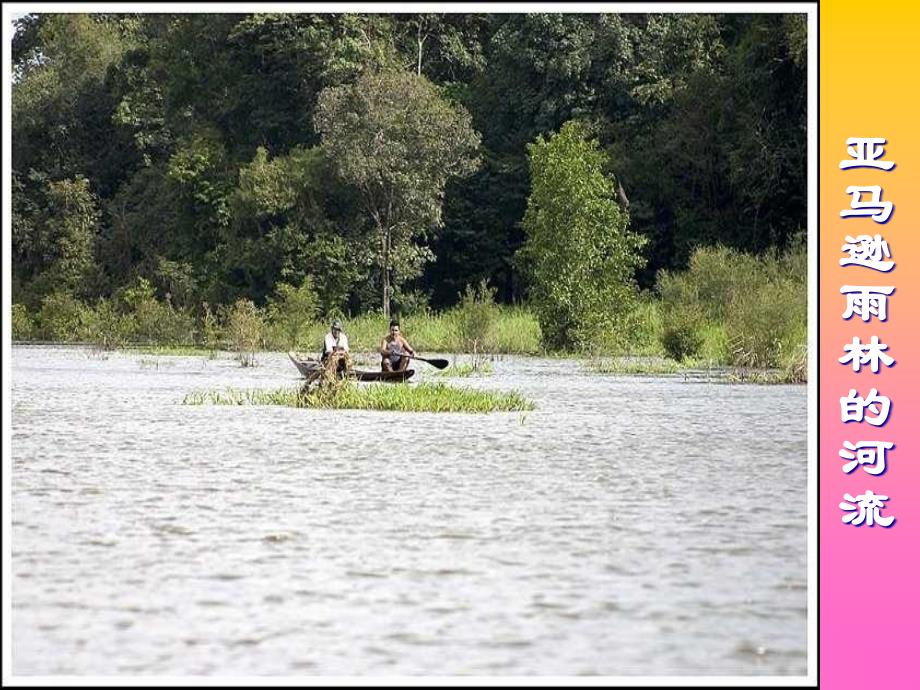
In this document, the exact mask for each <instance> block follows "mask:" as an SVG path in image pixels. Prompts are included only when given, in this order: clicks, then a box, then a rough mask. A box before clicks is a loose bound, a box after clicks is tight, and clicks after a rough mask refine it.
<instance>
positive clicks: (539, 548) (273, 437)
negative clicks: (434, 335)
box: [10, 346, 807, 676]
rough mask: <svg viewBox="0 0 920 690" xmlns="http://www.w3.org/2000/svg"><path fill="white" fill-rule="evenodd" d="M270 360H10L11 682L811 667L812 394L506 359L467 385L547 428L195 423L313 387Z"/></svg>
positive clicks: (303, 415) (74, 356) (431, 417)
mask: <svg viewBox="0 0 920 690" xmlns="http://www.w3.org/2000/svg"><path fill="white" fill-rule="evenodd" d="M257 360H258V363H259V366H257V367H254V368H242V367H240V366H239V365H238V364H237V363H236V362H235V361H234V360H232V359H230V358H229V357H228V356H224V357H219V358H214V359H208V358H205V357H166V356H159V357H156V356H152V355H143V354H137V353H128V352H124V353H108V354H100V353H95V352H93V351H92V350H89V349H85V348H78V347H73V348H65V347H34V346H32V347H29V346H14V347H13V350H12V382H11V387H12V396H11V403H10V404H11V407H12V443H11V455H12V477H11V485H12V531H11V535H12V544H11V548H12V662H13V668H12V671H13V673H14V674H16V675H33V674H41V675H46V674H51V675H57V674H77V675H82V674H92V675H107V676H113V675H121V674H126V675H173V676H175V675H193V674H214V675H230V676H249V675H278V676H303V675H374V676H388V675H455V674H475V675H487V676H504V675H564V676H574V675H580V674H599V675H633V674H638V675H671V674H675V675H695V674H706V675H748V674H756V675H763V674H767V675H773V674H794V675H801V674H804V673H805V672H806V594H807V591H806V503H807V496H806V455H807V452H806V421H805V420H806V412H807V409H806V406H807V402H806V388H805V387H804V386H761V385H730V384H724V383H706V382H699V381H685V380H683V379H681V378H679V377H678V378H673V377H672V378H665V377H618V376H610V375H598V374H590V373H588V372H586V371H585V370H584V369H583V368H582V367H581V365H580V363H579V362H577V361H574V360H561V359H539V358H523V357H520V358H518V357H506V358H502V359H500V360H498V361H496V362H495V363H494V367H495V373H494V375H492V376H489V377H484V378H478V379H457V380H453V381H451V382H452V383H456V384H457V385H467V386H477V387H482V388H495V389H506V390H507V389H514V390H518V391H520V392H521V393H523V394H524V395H526V396H527V397H529V398H531V399H532V400H534V401H535V403H536V404H537V409H536V410H535V411H532V412H529V413H525V414H521V413H496V414H490V415H484V414H474V415H471V414H434V413H432V414H417V413H414V414H407V413H388V412H366V411H360V412H359V411H351V412H341V411H315V410H302V409H291V408H283V407H245V406H241V407H235V406H234V407H227V406H187V405H182V404H181V401H182V399H183V397H184V396H185V394H187V393H189V392H190V391H192V390H196V389H197V390H223V389H225V388H226V387H228V386H232V387H236V388H266V389H269V388H278V387H282V386H294V385H296V384H297V377H298V374H297V371H296V370H295V369H294V367H293V366H292V365H291V363H290V362H289V361H288V360H287V357H286V356H285V355H283V354H277V353H263V354H260V355H259V356H258V358H257ZM415 368H416V369H417V370H418V372H419V374H418V375H417V376H416V379H419V378H420V379H421V380H444V379H434V378H433V376H432V374H433V372H434V370H433V369H431V368H430V367H428V365H425V364H423V363H420V362H419V363H416V366H415Z"/></svg>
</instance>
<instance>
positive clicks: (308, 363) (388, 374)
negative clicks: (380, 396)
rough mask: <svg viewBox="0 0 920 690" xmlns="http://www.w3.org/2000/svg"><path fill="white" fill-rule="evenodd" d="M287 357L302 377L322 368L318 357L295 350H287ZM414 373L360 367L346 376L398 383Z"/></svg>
mask: <svg viewBox="0 0 920 690" xmlns="http://www.w3.org/2000/svg"><path fill="white" fill-rule="evenodd" d="M288 357H290V358H291V361H292V362H293V363H294V366H295V367H297V371H299V372H300V373H301V375H302V376H303V377H304V378H307V379H313V378H315V377H316V376H318V375H319V372H320V371H321V370H322V368H323V367H322V364H320V361H319V360H318V359H314V358H313V357H304V356H303V355H299V354H297V353H296V352H288ZM414 374H415V370H414V369H406V370H405V371H362V370H360V369H354V370H352V371H350V372H348V374H346V375H347V376H349V377H351V378H355V379H357V380H358V381H384V382H387V383H400V382H402V381H406V380H407V379H410V378H412V376H413V375H414Z"/></svg>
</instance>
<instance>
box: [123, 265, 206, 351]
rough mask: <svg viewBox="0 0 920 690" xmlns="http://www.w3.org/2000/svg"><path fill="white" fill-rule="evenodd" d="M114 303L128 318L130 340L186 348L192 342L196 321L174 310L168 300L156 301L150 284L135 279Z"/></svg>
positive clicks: (144, 279) (142, 279) (143, 280)
mask: <svg viewBox="0 0 920 690" xmlns="http://www.w3.org/2000/svg"><path fill="white" fill-rule="evenodd" d="M117 303H118V305H119V307H120V308H121V310H123V311H124V312H125V313H127V315H128V316H129V319H130V323H131V325H132V328H131V334H130V336H129V337H130V338H131V339H132V340H137V341H141V342H144V343H170V344H178V345H189V344H191V343H192V342H193V341H194V335H195V319H194V317H193V316H192V315H191V314H190V313H188V312H186V311H183V310H178V309H175V308H173V306H172V304H170V303H169V301H166V302H160V301H159V300H157V298H156V294H155V291H154V288H153V285H151V284H150V281H149V280H147V279H146V278H138V279H137V280H135V281H134V283H132V284H131V285H129V286H127V287H124V288H122V289H121V291H120V292H119V293H118V297H117Z"/></svg>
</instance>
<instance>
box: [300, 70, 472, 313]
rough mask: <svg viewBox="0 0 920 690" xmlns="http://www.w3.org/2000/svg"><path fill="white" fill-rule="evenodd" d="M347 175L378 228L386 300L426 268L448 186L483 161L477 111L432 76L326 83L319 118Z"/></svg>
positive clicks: (369, 76) (386, 307)
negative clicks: (452, 99) (446, 95)
mask: <svg viewBox="0 0 920 690" xmlns="http://www.w3.org/2000/svg"><path fill="white" fill-rule="evenodd" d="M314 122H315V126H316V129H317V131H319V132H320V134H321V135H322V140H323V147H324V148H325V150H326V152H327V155H328V157H329V159H330V160H331V161H333V163H334V165H335V166H336V170H337V172H338V174H339V175H340V176H341V178H342V179H343V180H344V181H346V182H347V183H349V184H350V185H353V186H354V187H355V189H356V190H357V192H358V195H359V197H360V199H361V203H362V206H363V208H364V210H365V212H366V213H367V215H368V216H369V219H370V221H371V222H372V224H373V227H374V229H375V231H376V234H377V239H378V253H377V265H378V267H379V270H380V279H381V294H382V306H383V312H384V314H385V315H387V316H389V313H390V298H391V286H392V285H396V286H397V287H399V286H400V285H401V284H402V283H403V282H405V280H406V279H408V278H412V277H414V276H416V275H418V273H419V272H420V270H421V268H422V266H423V265H424V263H425V262H426V261H427V260H428V259H429V258H430V256H431V254H430V251H429V250H428V249H427V247H426V246H425V245H424V241H425V239H426V237H427V235H428V233H429V231H430V230H433V229H435V228H438V227H439V226H440V225H441V205H442V200H443V196H444V187H445V185H446V184H447V181H448V180H449V179H450V178H451V177H454V176H460V175H466V174H469V173H470V172H472V171H473V170H474V169H475V168H476V166H477V165H478V159H476V158H475V152H476V149H477V147H478V145H479V135H478V134H477V133H476V131H475V130H474V129H473V128H472V125H471V122H470V115H469V113H468V112H467V111H466V110H465V109H464V108H462V107H460V106H455V105H452V104H451V103H449V102H447V101H446V100H444V99H443V98H442V97H441V96H440V94H439V93H438V91H437V89H436V88H435V87H434V85H432V84H431V82H429V81H428V80H427V79H425V78H424V77H421V76H418V75H415V74H408V73H398V72H382V73H370V72H367V73H365V74H363V75H361V77H359V78H358V80H357V81H356V82H355V83H354V84H353V85H350V86H340V87H334V88H330V89H326V90H324V91H323V92H322V93H321V94H320V96H319V102H318V104H317V108H316V115H315V118H314Z"/></svg>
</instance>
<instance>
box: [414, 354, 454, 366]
mask: <svg viewBox="0 0 920 690" xmlns="http://www.w3.org/2000/svg"><path fill="white" fill-rule="evenodd" d="M402 356H403V357H408V358H409V359H418V360H421V361H422V362H428V364H430V365H431V366H433V367H434V368H435V369H446V368H447V367H448V365H449V364H450V362H448V361H447V360H446V359H428V358H426V357H419V356H418V355H407V354H405V353H403V355H402Z"/></svg>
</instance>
